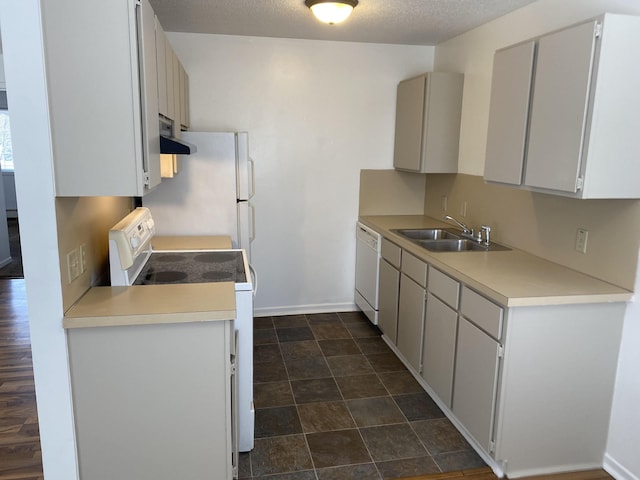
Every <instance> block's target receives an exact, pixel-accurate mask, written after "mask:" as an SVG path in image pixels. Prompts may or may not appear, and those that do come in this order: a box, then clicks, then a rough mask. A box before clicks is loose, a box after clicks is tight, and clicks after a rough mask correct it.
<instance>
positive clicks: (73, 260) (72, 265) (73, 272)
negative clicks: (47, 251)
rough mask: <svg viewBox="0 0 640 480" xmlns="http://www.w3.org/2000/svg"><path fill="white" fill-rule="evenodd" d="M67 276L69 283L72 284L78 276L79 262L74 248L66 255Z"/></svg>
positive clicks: (76, 250)
mask: <svg viewBox="0 0 640 480" xmlns="http://www.w3.org/2000/svg"><path fill="white" fill-rule="evenodd" d="M67 274H68V278H69V283H71V282H73V281H74V280H75V279H76V278H78V277H79V276H80V260H79V258H78V249H77V248H74V249H73V250H71V251H70V252H69V253H67Z"/></svg>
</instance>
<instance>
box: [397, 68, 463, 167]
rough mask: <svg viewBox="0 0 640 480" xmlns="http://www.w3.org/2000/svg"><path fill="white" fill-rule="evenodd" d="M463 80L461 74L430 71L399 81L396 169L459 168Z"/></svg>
mask: <svg viewBox="0 0 640 480" xmlns="http://www.w3.org/2000/svg"><path fill="white" fill-rule="evenodd" d="M463 82H464V76H463V75H462V74H460V73H440V72H430V73H425V74H423V75H420V76H418V77H415V78H410V79H408V80H403V81H401V82H400V83H399V84H398V92H397V100H396V130H395V146H394V153H393V166H394V168H396V169H397V170H403V171H407V172H417V173H455V172H457V171H458V144H459V137H460V114H461V110H462V88H463Z"/></svg>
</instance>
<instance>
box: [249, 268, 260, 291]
mask: <svg viewBox="0 0 640 480" xmlns="http://www.w3.org/2000/svg"><path fill="white" fill-rule="evenodd" d="M249 273H250V275H251V279H252V284H253V296H254V297H255V295H256V293H257V292H258V272H256V269H255V268H253V265H251V264H249Z"/></svg>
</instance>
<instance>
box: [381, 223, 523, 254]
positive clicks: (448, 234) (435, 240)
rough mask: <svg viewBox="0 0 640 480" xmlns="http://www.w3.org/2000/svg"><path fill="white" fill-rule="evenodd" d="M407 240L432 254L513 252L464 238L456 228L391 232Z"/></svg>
mask: <svg viewBox="0 0 640 480" xmlns="http://www.w3.org/2000/svg"><path fill="white" fill-rule="evenodd" d="M391 231H392V232H394V233H397V234H398V235H401V236H403V237H405V238H406V239H407V240H410V241H412V242H413V243H416V244H418V245H420V246H421V247H423V248H425V249H427V250H429V251H431V252H489V251H497V250H511V249H510V248H509V247H505V246H504V245H500V244H498V243H495V242H491V244H490V245H489V246H487V245H483V244H482V243H480V242H478V241H476V240H472V239H470V238H463V236H462V231H460V230H456V229H454V228H405V229H396V230H391Z"/></svg>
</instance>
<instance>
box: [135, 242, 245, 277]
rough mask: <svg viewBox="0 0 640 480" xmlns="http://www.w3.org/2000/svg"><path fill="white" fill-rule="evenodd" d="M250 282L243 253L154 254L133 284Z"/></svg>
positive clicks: (239, 251)
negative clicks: (245, 269)
mask: <svg viewBox="0 0 640 480" xmlns="http://www.w3.org/2000/svg"><path fill="white" fill-rule="evenodd" d="M246 281H247V273H246V272H245V271H244V262H243V258H242V251H241V250H237V251H211V252H155V253H152V254H151V257H149V260H148V261H147V264H146V265H145V266H144V268H143V269H142V271H141V272H140V275H138V278H137V279H136V281H135V282H134V283H133V284H134V285H158V284H162V283H208V282H235V283H244V282H246Z"/></svg>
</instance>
